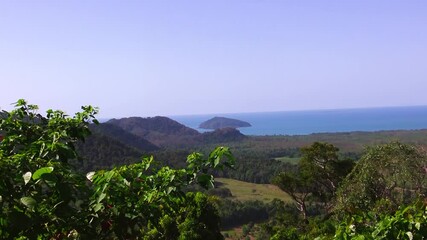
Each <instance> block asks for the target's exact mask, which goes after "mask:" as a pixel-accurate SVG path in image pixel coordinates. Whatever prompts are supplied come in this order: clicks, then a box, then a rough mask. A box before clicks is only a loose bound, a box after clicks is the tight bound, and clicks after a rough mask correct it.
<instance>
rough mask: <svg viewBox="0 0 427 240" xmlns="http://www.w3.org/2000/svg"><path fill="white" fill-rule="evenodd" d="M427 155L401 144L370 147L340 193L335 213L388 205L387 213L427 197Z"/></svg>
mask: <svg viewBox="0 0 427 240" xmlns="http://www.w3.org/2000/svg"><path fill="white" fill-rule="evenodd" d="M426 166H427V156H426V154H425V153H424V152H422V151H421V150H419V149H417V148H415V147H413V146H410V145H406V144H402V143H399V142H392V143H389V144H385V145H379V146H375V147H369V148H368V149H367V150H366V153H365V154H364V155H363V156H362V158H361V160H360V161H358V163H357V164H356V166H355V168H354V169H353V171H352V172H351V173H350V174H349V175H348V176H347V177H346V179H345V180H344V181H343V184H342V185H341V186H340V188H339V190H338V191H337V206H336V207H335V210H336V211H337V212H341V213H356V212H365V211H369V210H372V209H373V208H375V207H380V206H381V205H384V204H387V205H386V206H385V207H383V210H385V211H394V210H396V209H397V208H398V207H399V206H400V205H402V204H405V203H409V202H411V201H413V200H414V199H415V198H417V197H418V196H420V195H425V193H426V192H425V191H426V189H427V172H426V171H425V168H426Z"/></svg>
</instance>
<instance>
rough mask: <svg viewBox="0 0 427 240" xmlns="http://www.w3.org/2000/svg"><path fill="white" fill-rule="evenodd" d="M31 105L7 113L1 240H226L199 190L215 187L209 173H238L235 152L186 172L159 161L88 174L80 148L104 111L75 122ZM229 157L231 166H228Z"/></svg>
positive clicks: (0, 126)
mask: <svg viewBox="0 0 427 240" xmlns="http://www.w3.org/2000/svg"><path fill="white" fill-rule="evenodd" d="M36 110H37V106H35V105H28V104H27V103H26V102H25V101H24V100H19V101H18V102H17V103H16V109H15V110H13V111H11V112H9V113H7V112H4V113H3V116H2V118H1V119H0V130H1V134H2V136H3V137H4V138H3V139H2V141H1V143H0V174H1V176H2V178H1V179H0V209H1V214H0V237H1V238H2V239H13V238H19V239H64V238H71V239H134V238H144V239H202V238H203V239H221V238H222V235H221V233H220V229H219V215H218V213H217V208H216V207H215V206H214V203H213V201H211V200H210V198H209V197H208V196H207V195H205V194H203V193H200V192H199V193H192V192H188V193H186V192H184V188H185V187H187V186H189V185H191V184H193V183H197V184H199V185H200V186H202V187H204V188H212V187H213V176H212V175H210V174H208V173H207V170H208V169H210V168H212V169H221V168H224V167H232V166H233V164H234V159H233V157H232V156H231V154H230V152H229V150H228V149H227V148H223V147H219V148H216V149H215V150H214V151H213V152H212V153H210V154H209V157H208V158H207V159H205V158H203V156H202V155H201V154H199V153H192V154H190V155H189V156H188V158H187V165H186V167H185V168H181V169H172V168H169V167H161V168H155V167H154V168H153V167H152V166H151V165H152V163H153V158H152V157H148V158H144V159H143V160H142V161H140V162H139V163H134V164H130V165H122V166H120V167H117V168H113V169H111V170H100V171H96V172H90V173H87V174H81V173H79V172H77V171H76V170H75V169H74V168H73V166H72V165H70V160H72V159H78V155H77V153H76V151H75V145H74V144H75V143H76V142H77V141H83V140H84V139H85V137H86V136H87V135H88V134H89V133H90V131H89V128H88V125H89V123H90V122H91V121H93V122H96V120H95V119H94V115H95V114H96V112H97V110H96V109H94V108H92V107H90V106H88V107H83V112H81V113H77V114H76V115H75V116H74V117H72V118H70V117H68V116H66V115H65V114H64V113H63V112H61V111H52V110H49V111H48V112H47V116H41V115H39V114H37V113H36ZM222 157H225V158H226V161H222Z"/></svg>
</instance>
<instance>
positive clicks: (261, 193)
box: [215, 178, 292, 202]
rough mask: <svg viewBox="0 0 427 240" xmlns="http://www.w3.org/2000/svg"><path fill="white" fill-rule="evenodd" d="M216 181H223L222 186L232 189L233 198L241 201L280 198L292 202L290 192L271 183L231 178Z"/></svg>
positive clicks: (264, 200) (267, 200) (266, 200)
mask: <svg viewBox="0 0 427 240" xmlns="http://www.w3.org/2000/svg"><path fill="white" fill-rule="evenodd" d="M215 181H217V182H219V183H221V184H220V186H219V187H220V188H228V189H230V191H231V194H232V195H233V197H232V198H233V199H237V200H239V201H248V200H259V201H263V202H270V201H272V200H273V199H275V198H278V199H280V200H282V201H284V202H292V199H291V197H290V196H289V195H288V194H286V193H285V192H283V191H281V190H280V189H279V188H278V187H277V186H274V185H271V184H256V183H248V182H243V181H238V180H234V179H229V178H216V179H215Z"/></svg>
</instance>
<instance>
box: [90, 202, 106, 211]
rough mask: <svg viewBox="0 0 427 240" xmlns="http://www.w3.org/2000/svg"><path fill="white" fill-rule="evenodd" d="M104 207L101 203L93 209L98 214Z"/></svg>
mask: <svg viewBox="0 0 427 240" xmlns="http://www.w3.org/2000/svg"><path fill="white" fill-rule="evenodd" d="M103 207H104V206H103V205H102V204H101V203H97V204H95V206H94V207H93V210H94V211H95V212H98V211H99V210H101V209H102V208H103Z"/></svg>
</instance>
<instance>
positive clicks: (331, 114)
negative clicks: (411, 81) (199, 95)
mask: <svg viewBox="0 0 427 240" xmlns="http://www.w3.org/2000/svg"><path fill="white" fill-rule="evenodd" d="M215 116H218V117H228V118H234V119H239V120H242V121H246V122H249V123H250V124H251V125H252V127H245V128H239V130H240V132H242V133H243V134H245V135H306V134H311V133H334V132H352V131H380V130H412V129H427V106H416V107H386V108H366V109H338V110H313V111H288V112H260V113H228V114H206V115H186V116H169V117H170V118H172V119H174V120H176V121H178V122H180V123H182V124H184V125H186V126H188V127H191V128H194V129H196V130H198V131H200V132H204V131H206V130H204V129H199V128H198V126H199V124H200V123H202V122H203V121H206V120H209V119H210V118H212V117H215Z"/></svg>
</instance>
